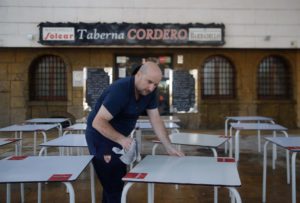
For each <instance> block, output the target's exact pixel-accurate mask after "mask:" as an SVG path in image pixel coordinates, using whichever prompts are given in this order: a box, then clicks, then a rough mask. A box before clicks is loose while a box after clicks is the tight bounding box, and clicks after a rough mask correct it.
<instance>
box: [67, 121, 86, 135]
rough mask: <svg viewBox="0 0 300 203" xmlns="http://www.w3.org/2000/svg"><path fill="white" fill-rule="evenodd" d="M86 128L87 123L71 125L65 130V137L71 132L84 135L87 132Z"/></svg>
mask: <svg viewBox="0 0 300 203" xmlns="http://www.w3.org/2000/svg"><path fill="white" fill-rule="evenodd" d="M86 126H87V125H86V123H75V124H73V125H71V126H69V127H66V128H64V133H63V135H65V134H68V133H70V132H72V133H80V134H81V133H83V132H84V131H85V129H86Z"/></svg>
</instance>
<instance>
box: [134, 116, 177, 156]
mask: <svg viewBox="0 0 300 203" xmlns="http://www.w3.org/2000/svg"><path fill="white" fill-rule="evenodd" d="M164 124H165V127H166V129H168V130H171V132H172V133H173V132H177V133H178V132H179V130H178V129H179V125H177V124H176V123H174V122H164ZM142 131H153V128H152V125H151V123H150V121H149V122H141V123H136V126H135V129H134V130H133V131H132V132H131V135H130V136H131V137H134V136H135V138H136V140H137V143H138V152H139V156H140V154H141V146H142Z"/></svg>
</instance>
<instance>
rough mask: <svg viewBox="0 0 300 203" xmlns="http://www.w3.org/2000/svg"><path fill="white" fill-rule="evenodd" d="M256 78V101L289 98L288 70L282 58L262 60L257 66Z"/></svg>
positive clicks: (270, 57)
mask: <svg viewBox="0 0 300 203" xmlns="http://www.w3.org/2000/svg"><path fill="white" fill-rule="evenodd" d="M257 77H258V79H257V83H258V84H257V87H258V99H287V98H289V97H290V96H291V92H292V91H291V87H290V83H289V81H290V73H289V68H288V65H287V63H286V61H285V60H284V59H283V58H281V57H277V56H269V57H266V58H264V59H263V60H262V61H261V62H260V64H259V68H258V74H257Z"/></svg>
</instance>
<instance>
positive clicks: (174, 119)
mask: <svg viewBox="0 0 300 203" xmlns="http://www.w3.org/2000/svg"><path fill="white" fill-rule="evenodd" d="M160 117H161V119H162V120H163V121H164V122H166V123H167V122H173V123H179V122H180V119H179V118H178V117H177V116H160ZM137 122H138V123H149V122H150V120H149V117H148V116H140V117H139V119H138V120H137Z"/></svg>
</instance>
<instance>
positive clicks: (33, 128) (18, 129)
mask: <svg viewBox="0 0 300 203" xmlns="http://www.w3.org/2000/svg"><path fill="white" fill-rule="evenodd" d="M55 128H57V125H56V124H32V125H25V124H22V125H11V126H8V127H4V128H0V132H14V133H15V138H17V139H21V140H20V152H19V154H22V137H23V132H33V136H34V139H33V154H34V155H36V135H37V133H38V132H40V133H41V134H42V135H43V137H44V142H46V141H47V134H46V132H47V131H49V130H52V129H55Z"/></svg>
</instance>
